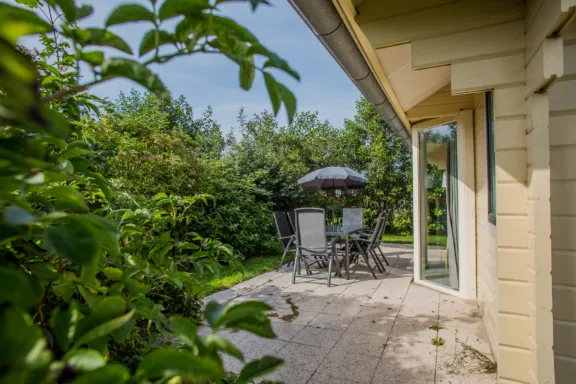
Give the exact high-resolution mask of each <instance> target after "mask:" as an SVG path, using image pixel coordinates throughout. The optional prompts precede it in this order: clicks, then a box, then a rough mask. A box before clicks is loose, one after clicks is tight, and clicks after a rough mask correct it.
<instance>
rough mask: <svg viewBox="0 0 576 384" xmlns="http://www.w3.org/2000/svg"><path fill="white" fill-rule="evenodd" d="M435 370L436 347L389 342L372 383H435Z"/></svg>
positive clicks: (423, 344)
mask: <svg viewBox="0 0 576 384" xmlns="http://www.w3.org/2000/svg"><path fill="white" fill-rule="evenodd" d="M435 370H436V348H435V346H433V345H431V344H426V343H410V342H401V341H394V340H389V341H388V344H387V345H386V348H385V349H384V353H383V354H382V358H381V359H380V362H379V363H378V367H377V368H376V371H375V374H374V378H373V380H372V383H373V384H381V383H387V384H388V383H394V384H401V383H417V384H423V383H426V384H429V383H434V372H435Z"/></svg>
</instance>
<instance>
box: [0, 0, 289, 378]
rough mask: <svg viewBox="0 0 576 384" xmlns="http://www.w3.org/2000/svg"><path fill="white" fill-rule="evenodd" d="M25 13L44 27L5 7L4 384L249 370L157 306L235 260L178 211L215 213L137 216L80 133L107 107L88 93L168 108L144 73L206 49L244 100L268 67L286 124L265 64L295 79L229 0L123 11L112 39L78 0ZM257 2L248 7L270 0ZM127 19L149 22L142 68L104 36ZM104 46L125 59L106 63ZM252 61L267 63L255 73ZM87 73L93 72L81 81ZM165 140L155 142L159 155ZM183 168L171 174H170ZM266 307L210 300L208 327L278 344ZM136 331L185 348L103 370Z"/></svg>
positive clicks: (225, 347)
mask: <svg viewBox="0 0 576 384" xmlns="http://www.w3.org/2000/svg"><path fill="white" fill-rule="evenodd" d="M19 3H22V4H26V5H27V6H29V7H32V8H36V9H37V10H38V11H39V13H40V12H42V13H43V14H44V15H45V16H46V19H45V18H42V17H40V16H39V13H35V12H33V11H30V10H26V9H23V8H20V7H15V6H12V5H9V4H6V3H4V2H0V26H1V28H0V57H2V60H0V170H1V173H0V178H1V183H0V196H1V204H0V211H1V212H0V213H1V221H0V245H1V249H0V345H2V348H3V353H2V355H1V357H0V382H2V383H38V382H42V383H53V382H71V383H76V384H81V383H124V382H131V383H136V382H167V381H170V382H171V383H177V382H190V383H208V382H218V381H219V380H221V379H222V378H223V377H225V374H226V373H225V372H224V368H223V362H222V357H221V354H228V355H231V356H233V357H235V358H238V359H240V360H243V356H242V354H241V352H240V351H239V350H238V349H237V348H236V347H235V346H234V345H232V344H231V343H229V342H228V341H226V340H225V339H222V338H220V337H219V336H218V335H217V334H216V333H212V334H210V335H208V336H206V337H198V335H197V333H196V328H195V325H194V323H193V322H191V321H190V320H189V319H185V318H183V317H181V316H171V317H167V312H166V310H165V308H164V307H163V305H162V304H161V302H162V301H161V299H160V298H159V297H158V296H159V295H161V294H162V292H164V288H165V287H167V286H171V287H172V288H178V289H186V291H187V292H188V293H193V292H194V282H195V280H194V276H192V274H191V273H190V272H189V270H195V271H197V272H202V270H204V269H208V270H212V271H214V272H216V271H217V269H218V268H219V265H220V263H228V264H232V265H233V264H234V263H235V260H234V251H233V250H232V249H231V247H230V246H227V245H225V244H223V243H222V242H220V241H218V240H216V239H214V238H209V237H203V236H200V235H199V234H198V233H197V232H195V231H194V229H195V228H194V227H195V226H196V225H197V224H198V223H197V222H196V221H194V220H192V219H193V218H194V217H190V216H188V215H186V214H185V212H187V211H188V210H191V208H192V207H193V206H194V207H195V206H198V205H207V204H208V199H209V197H208V196H204V195H193V196H182V197H179V196H176V195H168V194H162V192H163V191H154V195H153V198H152V199H150V200H147V201H146V206H143V205H140V202H139V201H138V199H135V198H133V197H132V196H129V195H126V194H124V193H121V192H116V190H115V188H113V186H111V185H110V183H109V182H108V180H107V178H106V177H105V176H104V175H103V174H102V173H100V172H99V171H100V170H101V164H99V160H100V158H99V156H98V155H99V153H98V152H97V151H95V148H94V143H90V142H89V141H87V140H83V137H82V135H81V134H80V133H79V132H81V130H82V127H85V126H87V125H90V124H93V114H97V113H99V112H100V105H99V104H100V101H99V100H98V98H96V97H94V96H93V95H91V94H89V93H88V92H86V91H87V90H88V89H89V88H90V87H91V86H93V85H95V84H100V83H103V82H107V81H110V80H111V79H115V78H127V79H130V80H133V81H135V82H137V83H139V84H141V85H142V86H144V87H146V88H147V89H149V90H150V91H151V92H153V93H154V94H156V95H157V96H158V97H159V98H161V99H166V98H167V97H168V92H167V90H166V88H165V87H164V85H163V84H162V82H161V81H160V79H159V78H158V77H157V76H156V75H155V74H154V73H153V72H152V71H151V70H150V69H149V68H148V66H149V65H150V64H153V63H160V64H161V63H165V62H167V61H169V60H171V59H173V58H175V57H178V56H187V55H191V54H194V53H197V52H207V53H214V54H221V55H224V56H226V57H227V58H229V59H230V60H232V61H234V62H236V63H237V64H238V66H239V68H240V71H239V79H240V86H241V87H242V88H244V89H249V88H250V87H251V86H252V82H253V79H254V76H255V74H256V71H259V72H261V73H262V75H263V76H264V79H265V82H266V85H267V89H268V92H269V95H270V99H271V101H272V106H273V110H274V111H275V112H276V113H277V112H278V110H279V108H280V105H282V104H283V105H284V107H285V109H286V110H287V112H288V116H289V119H290V120H291V119H292V117H293V116H294V113H295V108H296V101H295V99H294V97H293V95H292V93H291V92H290V91H289V90H288V89H287V88H286V87H284V86H283V85H282V84H280V83H278V82H277V81H276V80H275V79H274V77H273V76H272V75H271V73H270V72H269V71H268V70H267V69H268V68H276V69H280V70H281V71H284V72H286V73H288V74H290V75H291V76H293V77H295V78H298V74H297V73H296V72H294V71H293V70H292V69H291V68H290V67H289V66H288V64H287V63H286V62H285V61H283V60H282V59H281V58H279V57H278V56H277V55H275V54H274V53H272V52H271V51H269V50H268V49H266V48H265V47H264V46H262V45H261V44H260V43H259V42H258V40H257V39H256V38H255V37H254V36H253V35H252V34H251V33H250V32H249V31H248V30H246V29H245V28H244V27H242V26H240V25H238V24H237V23H236V22H234V20H232V19H230V18H227V17H225V16H223V15H222V14H221V13H220V9H219V6H220V5H221V3H225V1H222V0H214V1H208V0H200V1H198V0H164V1H160V2H159V1H156V0H152V1H151V2H150V5H149V6H148V7H147V6H144V5H138V4H121V5H118V6H117V7H116V8H115V9H114V10H113V11H112V13H111V14H110V15H109V17H108V18H107V20H106V25H105V28H83V27H81V26H80V25H81V24H82V19H84V18H85V17H87V16H89V15H90V14H91V13H92V11H93V9H92V6H89V5H82V6H77V5H76V4H75V1H74V0H46V1H38V0H20V1H19ZM249 3H250V4H251V6H252V8H253V9H255V8H256V7H257V6H258V5H259V4H262V3H264V4H266V3H267V1H266V0H250V1H249ZM168 20H171V21H176V23H172V22H168V23H166V21H168ZM130 22H144V23H149V25H150V28H151V29H150V30H149V31H148V32H147V33H146V34H145V35H144V36H143V37H142V41H141V44H140V48H139V55H140V57H147V58H141V59H140V60H137V59H136V58H133V57H132V56H133V53H132V48H131V47H130V46H129V45H128V44H127V43H126V42H125V41H124V40H123V39H122V38H121V37H120V36H118V35H116V34H115V33H113V32H112V31H111V30H110V27H113V26H115V25H120V24H125V23H130ZM168 25H171V26H172V27H171V28H170V29H167V28H169V26H168ZM34 34H40V41H41V43H42V44H43V47H44V48H43V50H42V51H40V52H34V51H27V50H25V49H22V48H21V47H18V46H17V42H18V41H19V39H20V38H21V37H22V36H25V35H34ZM99 47H107V48H109V49H112V50H116V51H121V52H123V53H125V54H128V55H130V56H131V57H130V58H126V56H124V57H108V55H106V54H105V52H104V51H102V50H99ZM72 52H73V53H72ZM255 56H259V57H263V58H264V61H263V65H262V66H257V65H255V60H254V57H255ZM80 68H89V69H90V74H89V75H86V74H82V75H81V74H80ZM86 79H88V80H86ZM81 80H82V81H86V82H84V83H81ZM133 144H134V145H138V144H139V142H138V141H134V142H133ZM170 144H175V143H161V142H159V143H158V146H157V147H156V148H155V149H158V148H161V147H162V145H170ZM154 155H156V156H160V157H162V154H161V152H156V153H155V154H154ZM181 155H182V156H185V155H186V151H182V152H181ZM180 170H181V169H180V168H178V165H175V168H174V169H173V171H174V172H176V173H178V172H179V171H180ZM165 182H166V183H167V185H169V184H170V183H171V182H174V180H166V181H165ZM158 192H160V193H159V194H158ZM182 228H184V229H182ZM168 292H169V291H168ZM174 310H175V311H180V310H181V309H180V308H176V309H174ZM268 310H270V307H268V306H267V305H266V304H263V303H259V302H248V303H242V304H240V305H237V306H233V307H228V306H225V305H221V304H218V303H216V302H210V303H208V304H207V305H206V307H205V311H204V316H205V318H206V321H207V322H208V324H209V325H210V327H211V328H212V329H213V331H214V332H217V331H218V330H221V329H224V328H230V329H243V330H246V331H249V332H252V333H255V334H258V335H260V336H263V337H274V334H273V332H272V329H271V326H270V322H269V320H268V318H267V317H266V316H265V315H264V312H265V311H268ZM134 333H138V334H146V333H147V334H148V335H149V336H150V340H149V342H152V341H154V340H153V337H154V336H152V335H154V334H161V335H163V336H164V337H165V338H174V337H178V338H179V339H180V340H181V341H183V342H184V343H185V346H184V347H183V348H181V349H175V348H170V347H167V348H159V349H155V350H153V351H151V352H150V353H148V354H147V355H146V356H145V357H143V358H142V360H141V361H139V362H137V364H135V366H134V369H133V370H132V371H131V370H129V369H128V368H127V367H125V366H123V365H122V364H119V363H110V362H109V358H110V357H112V358H114V355H113V354H111V349H112V348H110V347H111V346H112V347H113V346H114V345H120V346H122V347H123V346H124V345H125V343H126V340H127V338H129V337H131V336H132V335H133V334H134ZM112 340H114V341H113V342H112ZM280 363H281V362H280V361H279V360H278V359H276V358H273V357H264V358H262V359H260V360H257V361H254V362H250V363H248V364H246V365H245V366H244V368H243V369H242V372H241V373H240V378H239V379H240V381H241V382H248V381H250V380H251V379H252V378H254V377H257V376H260V375H262V374H264V373H266V372H269V371H270V370H271V369H274V368H275V367H277V366H278V365H279V364H280Z"/></svg>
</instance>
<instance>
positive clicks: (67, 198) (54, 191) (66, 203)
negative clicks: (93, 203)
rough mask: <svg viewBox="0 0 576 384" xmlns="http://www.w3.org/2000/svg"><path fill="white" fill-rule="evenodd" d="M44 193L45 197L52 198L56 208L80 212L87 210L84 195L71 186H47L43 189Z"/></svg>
mask: <svg viewBox="0 0 576 384" xmlns="http://www.w3.org/2000/svg"><path fill="white" fill-rule="evenodd" d="M45 194H46V196H47V197H52V198H54V201H53V204H54V207H56V209H62V210H73V211H80V212H84V211H87V210H88V207H87V206H86V203H85V202H84V196H82V194H81V193H80V192H78V190H76V189H74V188H72V187H68V186H60V187H53V188H48V189H46V190H45Z"/></svg>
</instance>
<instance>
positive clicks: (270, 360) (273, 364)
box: [240, 356, 284, 382]
mask: <svg viewBox="0 0 576 384" xmlns="http://www.w3.org/2000/svg"><path fill="white" fill-rule="evenodd" d="M283 363H284V361H283V360H282V359H278V358H276V357H272V356H264V357H262V358H261V359H260V360H254V361H251V362H250V363H248V364H246V365H245V366H244V368H243V369H242V371H241V372H240V381H244V382H245V381H248V380H252V379H255V378H256V377H261V376H264V375H265V374H267V373H270V372H272V371H274V370H275V369H276V368H278V367H280V366H281V365H282V364H283Z"/></svg>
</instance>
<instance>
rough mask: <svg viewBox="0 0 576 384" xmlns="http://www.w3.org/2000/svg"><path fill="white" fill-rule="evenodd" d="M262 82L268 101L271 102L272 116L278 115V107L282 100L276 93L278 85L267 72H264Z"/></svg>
mask: <svg viewBox="0 0 576 384" xmlns="http://www.w3.org/2000/svg"><path fill="white" fill-rule="evenodd" d="M264 82H265V83H266V89H267V90H268V96H269V97H270V101H271V102H272V110H273V111H274V116H276V115H277V114H278V111H279V110H280V105H281V102H282V99H281V98H280V95H279V93H278V87H277V85H278V83H277V82H276V80H275V79H274V77H273V76H272V75H271V74H269V73H268V72H264Z"/></svg>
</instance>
